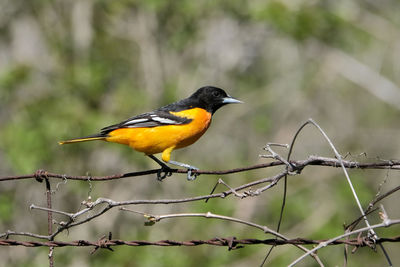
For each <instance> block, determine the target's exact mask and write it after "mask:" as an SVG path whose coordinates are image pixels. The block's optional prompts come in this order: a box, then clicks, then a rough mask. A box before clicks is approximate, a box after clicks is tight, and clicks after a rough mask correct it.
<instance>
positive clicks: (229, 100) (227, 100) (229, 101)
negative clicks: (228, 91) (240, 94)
mask: <svg viewBox="0 0 400 267" xmlns="http://www.w3.org/2000/svg"><path fill="white" fill-rule="evenodd" d="M222 103H223V104H239V103H243V102H242V101H240V100H237V99H236V98H233V97H231V96H229V95H228V96H227V97H224V98H223V99H222Z"/></svg>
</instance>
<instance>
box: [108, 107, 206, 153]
mask: <svg viewBox="0 0 400 267" xmlns="http://www.w3.org/2000/svg"><path fill="white" fill-rule="evenodd" d="M171 113H172V114H174V115H176V116H181V117H186V118H189V119H192V121H191V122H190V123H188V124H183V125H166V126H157V127H151V128H121V129H117V130H114V131H112V132H110V133H109V136H110V137H107V138H106V141H108V142H114V143H119V144H124V145H129V146H130V147H132V148H133V149H135V150H137V151H140V152H143V153H145V154H147V155H151V154H157V153H160V152H163V151H164V150H166V149H168V148H172V149H176V148H182V147H185V146H188V145H191V144H193V143H194V142H196V141H197V140H198V139H199V138H200V137H201V136H202V135H203V134H204V133H205V132H206V130H207V129H208V127H209V125H210V123H211V114H210V113H209V112H207V111H206V110H204V109H201V108H193V109H189V110H185V111H181V112H171Z"/></svg>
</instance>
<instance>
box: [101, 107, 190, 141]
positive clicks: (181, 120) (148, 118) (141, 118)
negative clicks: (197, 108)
mask: <svg viewBox="0 0 400 267" xmlns="http://www.w3.org/2000/svg"><path fill="white" fill-rule="evenodd" d="M191 121H192V119H188V118H185V117H179V116H176V115H174V114H171V113H169V112H168V111H163V110H156V111H153V112H148V113H143V114H140V115H138V116H134V117H132V118H129V119H127V120H125V121H123V122H120V123H117V124H114V125H111V126H107V127H104V128H103V129H101V134H103V135H105V134H107V133H109V132H111V131H114V130H116V129H119V128H144V127H157V126H165V125H181V124H187V123H189V122H191Z"/></svg>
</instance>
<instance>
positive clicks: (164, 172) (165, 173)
mask: <svg viewBox="0 0 400 267" xmlns="http://www.w3.org/2000/svg"><path fill="white" fill-rule="evenodd" d="M171 175H172V170H171V168H170V167H168V166H162V167H161V169H159V170H158V171H157V180H158V181H162V180H164V179H165V178H167V177H169V176H171Z"/></svg>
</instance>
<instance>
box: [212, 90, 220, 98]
mask: <svg viewBox="0 0 400 267" xmlns="http://www.w3.org/2000/svg"><path fill="white" fill-rule="evenodd" d="M212 94H213V96H215V97H220V96H221V94H220V93H219V92H218V91H214V92H213V93H212Z"/></svg>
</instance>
